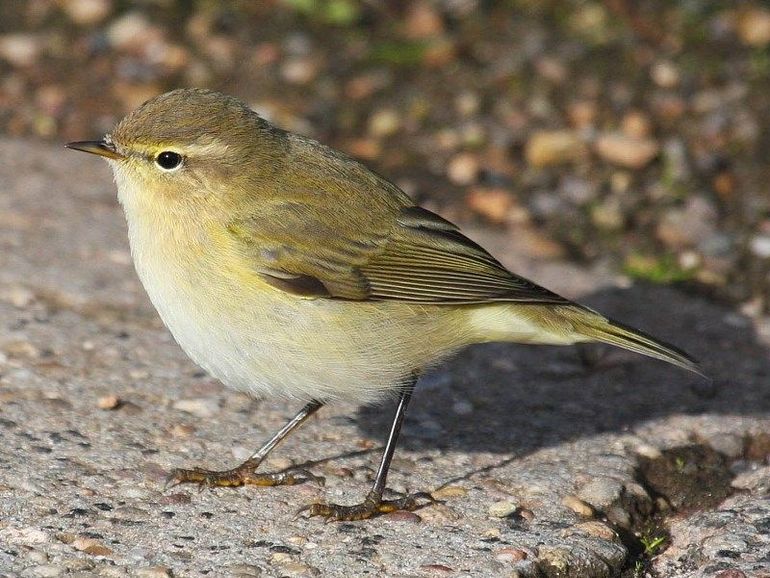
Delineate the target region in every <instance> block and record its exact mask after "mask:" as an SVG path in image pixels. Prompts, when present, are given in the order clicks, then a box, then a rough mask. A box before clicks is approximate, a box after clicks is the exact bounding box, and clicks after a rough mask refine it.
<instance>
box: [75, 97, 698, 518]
mask: <svg viewBox="0 0 770 578" xmlns="http://www.w3.org/2000/svg"><path fill="white" fill-rule="evenodd" d="M66 146H67V147H68V148H70V149H75V150H79V151H84V152H88V153H93V154H96V155H99V156H101V157H104V158H105V159H106V160H107V162H108V163H109V165H110V167H111V168H112V171H113V173H114V179H115V182H116V184H117V191H118V200H119V202H120V204H121V205H122V208H123V211H124V213H125V217H126V221H127V225H128V239H129V244H130V247H131V253H132V257H133V262H134V265H135V269H136V272H137V274H138V276H139V279H140V280H141V282H142V284H143V286H144V288H145V290H146V292H147V294H148V296H149V298H150V300H151V301H152V303H153V305H154V306H155V308H156V309H157V311H158V313H159V315H160V317H161V319H162V320H163V322H164V323H165V325H166V326H167V327H168V329H169V330H170V331H171V333H172V334H173V336H174V338H175V339H176V341H177V342H178V344H179V345H180V346H181V348H182V349H183V350H184V351H185V352H186V353H187V355H188V356H189V357H190V358H191V359H192V360H193V361H194V362H195V363H197V364H198V365H199V366H200V367H202V368H203V369H205V370H206V371H207V372H208V373H209V374H210V375H212V376H213V377H215V378H217V379H218V380H220V381H221V382H222V383H223V384H225V385H226V386H229V387H231V388H234V389H236V390H239V391H242V392H246V393H248V394H250V395H252V396H255V397H259V398H265V397H272V398H284V399H291V400H296V401H297V403H304V405H303V406H302V408H301V409H300V410H299V411H298V412H297V414H296V415H295V416H294V417H293V418H292V419H291V420H289V421H288V422H287V423H286V425H285V426H284V427H283V428H281V429H280V430H279V431H278V432H276V433H275V435H273V436H272V437H271V438H270V439H269V440H268V441H267V442H265V443H264V444H263V445H262V446H261V447H260V448H259V449H258V450H257V451H255V452H254V453H253V454H252V455H251V456H250V457H249V458H248V459H247V460H246V461H245V462H244V463H242V464H240V465H238V466H236V467H234V468H232V469H229V470H224V471H216V470H207V469H203V468H200V467H196V468H190V469H175V470H173V471H172V472H171V474H170V478H169V480H170V482H171V483H173V484H180V483H191V484H200V485H204V486H243V485H261V486H273V485H291V484H295V483H300V482H303V481H308V480H310V481H312V480H316V481H317V480H319V478H317V477H316V476H314V475H313V474H311V473H310V472H308V471H307V470H303V469H297V470H289V471H282V472H275V473H263V472H260V471H258V468H259V466H260V464H261V463H262V462H263V460H264V459H265V457H266V456H267V455H268V454H269V453H270V452H271V451H272V450H273V449H274V448H275V447H276V446H277V445H278V444H279V443H280V442H281V441H283V440H284V439H285V438H286V437H287V436H288V435H289V434H290V433H291V432H293V431H294V430H295V429H296V428H297V427H299V426H300V425H301V424H302V423H303V422H305V421H306V420H307V418H308V417H310V416H311V415H313V414H314V413H315V412H317V411H318V410H319V409H320V408H321V407H323V406H324V405H326V404H329V403H334V402H338V401H349V402H355V403H360V404H363V403H376V402H381V401H383V400H385V399H387V398H393V397H395V398H397V400H398V403H397V406H396V411H395V414H394V416H393V422H392V426H391V429H390V432H389V434H388V437H387V440H386V442H385V445H384V449H383V452H382V457H381V460H380V463H379V468H378V470H377V473H376V475H375V478H374V482H373V484H372V486H371V488H370V490H369V491H368V493H367V494H366V496H365V498H364V499H363V500H362V501H361V502H359V503H356V504H353V505H343V504H334V503H325V502H319V503H313V504H310V505H308V506H306V507H304V508H303V509H302V510H301V511H302V512H303V513H304V514H305V515H307V516H309V517H312V516H320V517H322V518H325V519H327V520H336V521H344V520H363V519H367V518H370V517H374V516H378V515H381V514H384V513H388V512H392V511H394V510H399V509H406V510H414V509H416V508H418V507H420V505H425V504H423V503H422V500H421V498H426V499H427V500H429V501H430V500H432V496H431V495H430V494H429V493H427V492H420V493H416V494H406V495H401V496H399V497H397V498H395V499H386V498H385V497H384V496H385V494H384V492H385V490H386V482H387V475H388V470H389V467H390V463H391V460H392V458H393V455H394V452H395V449H396V443H397V440H398V437H399V433H400V430H401V425H402V423H403V420H404V416H405V413H406V410H407V407H408V405H409V402H410V399H411V397H412V393H413V391H414V388H415V383H416V382H417V378H418V377H419V375H420V374H421V373H423V372H425V371H426V370H428V369H430V368H432V367H434V366H436V365H437V364H438V363H440V362H441V361H442V360H445V359H446V358H447V357H448V356H450V355H452V354H454V353H456V352H457V351H459V350H460V349H462V348H464V347H466V346H468V345H471V344H475V343H484V342H496V341H500V342H515V343H521V344H550V345H571V344H576V343H584V342H603V343H607V344H611V345H614V346H618V347H620V348H624V349H627V350H630V351H633V352H636V353H640V354H643V355H646V356H649V357H652V358H656V359H658V360H663V361H665V362H668V363H670V364H673V365H675V366H678V367H680V368H683V369H686V370H689V371H693V372H695V373H698V374H701V375H703V372H702V371H701V369H700V366H699V365H698V363H697V362H696V361H695V360H694V359H693V358H692V357H690V356H689V355H688V354H687V353H685V352H684V351H682V350H680V349H678V348H676V347H674V346H672V345H669V344H666V343H664V342H663V341H660V340H658V339H655V338H653V337H651V336H650V335H647V334H645V333H643V332H641V331H638V330H636V329H633V328H631V327H628V326H625V325H623V324H621V323H619V322H616V321H613V320H611V319H609V318H607V317H605V316H603V315H602V314H600V313H598V312H596V311H594V310H592V309H590V308H588V307H586V306H583V305H580V304H578V303H575V302H573V301H571V300H569V299H566V298H564V297H561V296H560V295H558V294H556V293H554V292H552V291H549V290H548V289H545V288H544V287H541V286H539V285H538V284H536V283H534V282H532V281H529V280H528V279H525V278H523V277H521V276H519V275H516V274H515V273H512V272H511V271H509V270H507V269H506V268H505V267H504V266H503V265H502V264H501V263H500V262H499V261H498V260H497V259H496V258H495V257H493V256H492V255H491V254H490V253H489V252H488V251H486V250H485V249H484V248H483V247H481V246H480V245H479V244H477V243H476V242H474V241H472V240H471V239H469V238H468V237H467V236H465V235H464V234H463V233H462V232H461V231H460V229H459V227H457V226H456V225H455V224H453V223H452V222H450V221H448V220H446V219H444V218H443V217H441V216H439V215H438V214H436V213H434V212H432V211H430V210H428V209H426V208H423V207H421V206H420V205H418V204H417V203H415V201H413V200H412V199H411V198H410V197H409V196H408V195H407V194H405V193H404V192H403V191H402V190H401V189H399V187H397V186H396V185H395V184H393V183H392V182H390V181H389V180H387V179H386V178H384V177H382V176H380V175H379V174H377V173H375V172H374V171H372V170H370V169H369V168H367V167H366V166H364V165H363V164H362V163H360V162H359V161H357V160H355V159H353V158H351V157H350V156H348V155H346V154H344V153H342V152H339V151H337V150H334V149H333V148H330V147H328V146H325V145H323V144H321V143H319V142H318V141H316V140H313V139H311V138H308V137H305V136H301V135H298V134H295V133H292V132H289V131H286V130H283V129H281V128H278V127H276V126H274V125H273V124H271V123H270V122H268V121H267V120H266V119H264V118H263V117H262V116H260V115H259V114H258V113H256V112H255V111H253V110H252V109H251V108H250V107H249V106H247V105H246V104H245V103H244V102H242V101H241V100H239V99H237V98H234V97H231V96H227V95H224V94H222V93H219V92H215V91H211V90H207V89H196V88H185V89H177V90H173V91H171V92H167V93H165V94H162V95H159V96H157V97H155V98H152V99H150V100H148V101H147V102H145V103H144V104H143V105H141V106H140V107H139V108H138V109H136V110H134V111H133V112H131V113H130V114H128V115H127V116H126V117H125V118H124V119H122V120H121V121H120V122H119V123H118V124H117V125H116V126H115V128H114V130H112V131H111V132H110V133H108V134H107V135H105V136H104V137H103V138H102V139H100V140H94V141H79V142H72V143H68V144H67V145H66Z"/></svg>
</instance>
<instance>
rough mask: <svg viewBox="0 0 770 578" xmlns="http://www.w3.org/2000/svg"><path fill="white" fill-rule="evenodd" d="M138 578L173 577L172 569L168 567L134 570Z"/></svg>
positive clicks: (148, 567) (147, 567) (149, 567)
mask: <svg viewBox="0 0 770 578" xmlns="http://www.w3.org/2000/svg"><path fill="white" fill-rule="evenodd" d="M134 576H136V578H167V577H169V576H173V574H172V572H171V569H170V568H167V567H166V566H145V567H144V568H137V569H136V570H134Z"/></svg>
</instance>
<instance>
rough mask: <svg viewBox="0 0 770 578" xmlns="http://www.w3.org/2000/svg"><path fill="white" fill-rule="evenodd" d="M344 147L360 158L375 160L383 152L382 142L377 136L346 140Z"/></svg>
mask: <svg viewBox="0 0 770 578" xmlns="http://www.w3.org/2000/svg"><path fill="white" fill-rule="evenodd" d="M344 149H345V150H346V151H347V152H348V153H350V154H351V155H353V156H354V157H358V158H359V159H364V160H373V159H376V158H377V157H379V156H380V155H381V154H382V144H381V143H380V141H378V140H377V139H375V138H357V139H352V140H349V141H346V142H345V146H344Z"/></svg>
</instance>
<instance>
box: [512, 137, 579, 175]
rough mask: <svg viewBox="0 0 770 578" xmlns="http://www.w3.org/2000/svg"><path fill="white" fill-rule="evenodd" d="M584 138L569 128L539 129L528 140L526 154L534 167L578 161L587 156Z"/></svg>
mask: <svg viewBox="0 0 770 578" xmlns="http://www.w3.org/2000/svg"><path fill="white" fill-rule="evenodd" d="M585 153H586V147H585V144H584V143H583V140H582V139H581V138H580V137H579V136H578V135H577V134H576V133H574V132H572V131H568V130H554V131H537V132H534V133H532V135H531V136H530V137H529V140H528V141H527V145H526V148H525V151H524V156H525V158H526V159H527V162H528V163H529V164H530V165H532V166H533V167H537V168H542V167H548V166H553V165H560V164H565V163H571V162H575V161H578V160H580V159H582V158H584V157H585Z"/></svg>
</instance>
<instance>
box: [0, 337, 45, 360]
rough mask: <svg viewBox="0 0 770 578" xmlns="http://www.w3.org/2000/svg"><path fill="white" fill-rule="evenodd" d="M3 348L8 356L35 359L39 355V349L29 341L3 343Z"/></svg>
mask: <svg viewBox="0 0 770 578" xmlns="http://www.w3.org/2000/svg"><path fill="white" fill-rule="evenodd" d="M4 349H5V353H6V354H7V355H8V357H15V358H17V359H25V358H26V359H37V358H39V357H40V349H38V348H37V346H35V345H34V344H32V343H30V342H29V341H23V340H18V341H11V342H10V343H6V344H5V346H4Z"/></svg>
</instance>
